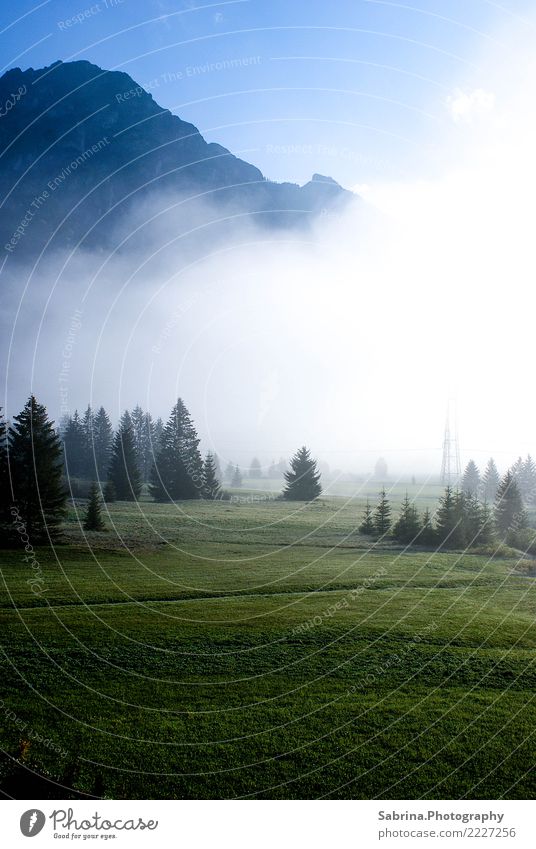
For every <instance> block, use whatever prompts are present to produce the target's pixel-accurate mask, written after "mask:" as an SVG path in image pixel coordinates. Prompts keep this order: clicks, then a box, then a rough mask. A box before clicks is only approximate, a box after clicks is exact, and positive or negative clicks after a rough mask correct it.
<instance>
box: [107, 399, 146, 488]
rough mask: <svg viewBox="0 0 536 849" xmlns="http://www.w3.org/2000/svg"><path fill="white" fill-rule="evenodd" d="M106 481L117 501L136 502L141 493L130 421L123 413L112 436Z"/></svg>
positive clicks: (127, 415) (126, 413)
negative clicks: (112, 487) (112, 488)
mask: <svg viewBox="0 0 536 849" xmlns="http://www.w3.org/2000/svg"><path fill="white" fill-rule="evenodd" d="M108 480H109V481H110V483H113V485H114V489H115V495H116V498H118V499H119V501H137V499H138V498H139V496H140V493H141V479H140V470H139V468H138V459H137V457H136V449H135V446H134V435H133V432H132V419H131V418H130V413H129V412H128V411H125V412H124V413H123V415H122V416H121V421H120V423H119V428H118V430H117V433H116V434H115V436H114V440H113V445H112V457H111V460H110V469H109V472H108Z"/></svg>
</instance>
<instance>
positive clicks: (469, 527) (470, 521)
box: [461, 493, 484, 546]
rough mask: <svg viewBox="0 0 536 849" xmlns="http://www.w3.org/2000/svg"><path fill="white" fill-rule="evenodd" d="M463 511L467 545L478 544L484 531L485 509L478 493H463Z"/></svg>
mask: <svg viewBox="0 0 536 849" xmlns="http://www.w3.org/2000/svg"><path fill="white" fill-rule="evenodd" d="M461 513H462V522H463V529H464V536H465V545H467V546H473V545H477V544H478V542H479V540H480V535H481V532H482V524H483V513H484V510H483V507H482V505H481V504H480V502H479V500H478V497H477V496H476V494H474V493H472V494H468V493H463V502H462V504H461Z"/></svg>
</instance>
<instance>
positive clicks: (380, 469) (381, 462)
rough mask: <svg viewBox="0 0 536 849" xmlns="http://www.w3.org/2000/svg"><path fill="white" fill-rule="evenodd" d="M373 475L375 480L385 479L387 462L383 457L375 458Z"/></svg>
mask: <svg viewBox="0 0 536 849" xmlns="http://www.w3.org/2000/svg"><path fill="white" fill-rule="evenodd" d="M374 477H375V479H376V480H377V481H385V480H387V463H386V462H385V459H384V458H383V457H379V458H378V459H377V460H376V465H375V466H374Z"/></svg>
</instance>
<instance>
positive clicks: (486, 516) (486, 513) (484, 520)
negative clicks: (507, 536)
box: [475, 504, 495, 545]
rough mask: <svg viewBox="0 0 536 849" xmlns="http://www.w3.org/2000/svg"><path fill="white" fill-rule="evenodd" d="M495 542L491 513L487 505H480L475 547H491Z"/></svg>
mask: <svg viewBox="0 0 536 849" xmlns="http://www.w3.org/2000/svg"><path fill="white" fill-rule="evenodd" d="M494 541H495V522H494V518H493V511H492V509H491V508H490V506H489V505H488V504H482V506H481V509H480V530H479V532H478V537H477V539H476V541H475V544H476V545H492V544H493V542H494Z"/></svg>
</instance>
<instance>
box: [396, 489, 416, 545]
mask: <svg viewBox="0 0 536 849" xmlns="http://www.w3.org/2000/svg"><path fill="white" fill-rule="evenodd" d="M420 530H421V521H420V519H419V513H418V512H417V509H416V508H415V505H414V504H413V502H412V501H410V498H409V495H408V493H407V492H406V495H405V498H404V500H403V501H402V506H401V508H400V515H399V517H398V519H397V521H396V522H395V524H394V527H393V536H394V538H395V539H396V540H397V541H398V542H402V543H405V544H407V543H411V542H417V541H418V539H417V538H418V535H419V531H420Z"/></svg>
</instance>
